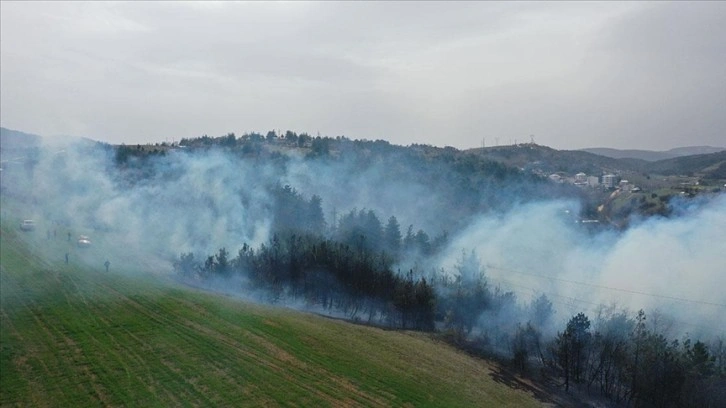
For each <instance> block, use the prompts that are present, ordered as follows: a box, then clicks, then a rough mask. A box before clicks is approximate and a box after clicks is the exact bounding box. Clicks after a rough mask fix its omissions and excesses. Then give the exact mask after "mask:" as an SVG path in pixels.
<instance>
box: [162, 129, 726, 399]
mask: <svg viewBox="0 0 726 408" xmlns="http://www.w3.org/2000/svg"><path fill="white" fill-rule="evenodd" d="M272 135H273V133H270V134H268V135H267V137H263V136H262V135H251V136H250V135H247V136H245V137H243V138H241V139H235V138H234V137H233V135H228V136H226V137H223V138H217V139H212V138H200V139H192V140H183V141H182V143H181V144H182V145H183V146H188V147H189V148H209V147H210V146H215V145H221V146H226V147H227V148H230V149H236V151H238V152H239V154H240V155H242V156H243V157H254V158H255V159H256V160H257V159H260V158H261V157H263V156H264V160H272V161H278V163H279V165H281V166H284V165H285V162H286V160H287V159H286V156H285V155H283V154H281V153H279V152H277V153H276V152H274V151H270V150H268V149H263V148H262V147H261V146H262V145H263V144H265V143H267V144H273V145H274V144H289V145H290V146H292V147H296V148H303V147H306V146H307V149H304V150H303V152H305V154H306V158H307V159H308V160H329V161H335V160H343V157H346V158H351V157H352V158H353V159H354V160H353V162H354V163H355V164H354V165H352V166H351V167H350V169H359V170H361V171H363V170H364V169H365V167H366V165H367V164H370V163H371V162H373V161H377V162H378V163H379V164H380V162H381V161H382V162H383V165H384V167H385V166H391V168H393V169H395V171H396V173H397V174H398V175H401V174H402V175H404V178H405V177H407V176H408V177H412V178H413V177H416V176H418V177H421V174H422V173H423V177H421V178H422V179H424V180H429V183H431V185H432V188H439V189H442V188H443V189H445V190H446V191H447V193H448V196H449V197H450V198H451V201H447V202H445V203H443V204H442V208H441V211H446V208H450V209H451V210H449V211H447V213H446V214H445V215H442V216H441V218H443V219H445V220H447V222H449V224H448V225H449V227H450V228H451V229H450V230H449V231H447V230H443V229H442V230H440V233H438V234H436V235H433V236H432V235H429V233H427V232H426V231H424V229H421V228H416V227H414V225H413V224H410V225H408V226H406V227H403V226H401V225H400V224H399V221H398V219H397V217H396V215H394V214H386V215H384V216H383V217H382V218H381V217H380V216H379V214H378V213H377V212H376V211H375V210H373V209H361V210H358V209H355V208H353V209H351V210H350V211H348V212H344V213H342V214H340V215H339V214H337V213H336V214H334V216H333V217H332V218H329V219H327V220H326V217H325V216H324V211H323V204H324V203H323V199H322V198H321V197H320V196H319V195H317V194H313V195H311V196H309V198H306V196H305V195H304V194H303V193H301V192H298V191H297V190H296V189H295V188H293V187H291V186H290V185H284V186H283V185H280V184H279V183H277V184H273V185H270V186H267V188H268V189H269V191H270V195H271V196H272V197H275V199H274V200H273V203H274V208H271V211H272V214H273V216H272V219H273V220H274V222H273V223H272V228H271V232H272V235H271V238H270V239H269V241H268V242H265V243H262V244H261V245H259V247H255V248H253V247H252V246H250V245H248V244H243V245H242V246H241V248H239V249H238V251H237V252H236V253H235V252H229V251H228V250H227V249H226V248H221V249H219V250H218V251H217V252H216V253H214V254H206V255H203V256H201V257H200V259H197V258H195V254H194V253H192V252H186V253H183V254H182V255H181V256H180V257H179V258H178V259H177V260H176V261H175V262H174V269H175V271H176V272H177V273H178V275H179V276H180V278H181V279H183V280H184V281H186V282H189V283H192V284H195V285H203V286H204V285H206V286H207V287H209V288H211V289H215V290H225V291H229V290H230V282H232V285H236V287H237V290H236V291H237V292H238V293H243V295H242V296H245V295H244V294H248V296H249V294H251V293H253V294H255V298H256V299H259V300H262V301H266V302H270V303H279V304H289V305H296V306H297V307H303V308H305V309H306V310H311V311H315V312H319V313H325V314H331V315H337V316H341V317H344V318H347V319H350V320H353V321H357V322H361V323H364V324H371V325H379V326H384V327H391V328H397V329H410V330H421V331H436V332H438V333H440V334H441V335H442V336H444V338H446V339H448V340H449V341H450V342H452V344H456V345H457V346H459V347H462V348H464V349H467V350H469V351H472V352H475V353H481V354H484V355H488V356H497V357H498V358H505V359H507V360H508V361H509V362H510V363H511V364H512V365H513V366H514V367H516V368H517V369H518V370H520V371H521V372H522V373H528V374H530V375H535V374H536V373H537V372H539V373H540V375H545V376H547V377H548V378H554V379H558V381H560V382H561V386H562V387H563V388H564V389H565V390H569V389H570V388H571V387H577V388H579V389H583V390H586V391H587V392H590V393H595V394H599V395H602V396H604V397H607V398H609V399H610V400H611V401H613V402H615V403H617V404H624V405H634V406H657V407H668V406H674V407H675V406H694V407H696V406H699V407H700V406H721V405H723V401H726V396H725V395H724V392H725V391H724V390H726V345H724V342H723V338H719V339H716V340H714V341H713V342H711V343H707V342H704V341H701V340H692V339H691V338H690V337H688V336H686V337H684V338H682V339H673V338H668V337H667V334H665V333H664V332H662V331H659V330H658V328H657V327H652V328H651V327H649V326H647V325H646V315H645V312H644V311H642V310H641V311H639V312H638V313H637V314H634V315H632V314H631V313H630V312H628V311H626V310H624V309H618V308H617V307H615V306H610V307H607V308H606V307H602V308H601V309H600V312H599V313H598V315H597V316H593V317H592V319H593V320H591V317H589V316H588V315H586V314H585V313H576V314H575V315H573V316H572V318H571V319H569V320H568V321H567V323H566V324H565V325H564V326H563V327H557V326H556V324H555V321H554V319H553V316H554V314H555V308H554V306H553V304H552V301H551V299H549V298H548V296H547V295H546V294H541V295H539V296H537V297H535V298H534V299H533V300H532V301H531V302H529V303H526V302H525V303H522V302H520V301H519V300H518V297H517V294H516V293H515V292H513V291H507V290H504V289H502V288H501V287H500V286H499V285H496V284H492V283H490V282H489V280H488V277H487V274H486V268H485V267H484V266H482V265H483V263H485V261H486V260H481V259H479V257H478V255H477V254H476V252H475V251H473V250H470V251H467V250H465V249H463V250H462V252H461V254H460V256H459V258H458V260H457V263H456V265H455V266H454V268H453V269H452V270H444V269H438V270H436V269H435V264H434V262H433V261H432V260H433V259H435V258H436V256H437V255H438V254H439V253H440V251H441V250H442V249H444V248H445V247H447V245H448V244H449V243H450V240H449V234H450V231H451V232H455V231H457V229H459V228H461V224H459V223H457V222H456V221H450V220H452V219H456V218H458V217H462V218H463V219H466V216H467V215H469V214H471V213H473V212H481V211H496V210H497V209H498V208H501V207H502V206H505V205H507V201H505V200H502V202H500V201H498V199H497V198H494V197H489V196H487V195H486V194H484V195H472V194H470V189H476V188H482V189H484V190H486V191H492V188H493V187H492V186H494V185H496V186H497V189H504V190H506V187H504V185H505V184H507V183H511V184H512V186H511V187H509V188H512V189H520V190H519V191H518V193H517V194H512V195H511V196H507V200H509V199H511V197H513V196H517V197H523V199H535V198H537V199H542V198H546V197H547V196H548V195H549V194H553V195H559V194H564V195H567V194H572V195H573V196H577V191H569V190H567V189H566V188H563V187H562V186H552V185H549V184H546V183H545V182H543V181H541V180H537V179H536V178H533V177H532V176H531V175H528V174H524V173H522V172H520V171H518V170H517V169H512V168H508V167H506V166H503V165H501V164H498V163H495V162H487V161H485V160H484V161H482V160H478V159H475V158H473V156H466V155H462V154H460V153H458V152H455V151H449V150H447V149H437V148H431V147H428V146H414V147H411V148H401V147H396V146H391V145H389V144H388V143H386V142H381V141H377V142H366V141H363V142H362V141H349V140H347V139H345V138H337V139H331V138H312V137H309V136H307V135H303V136H302V137H300V136H297V137H296V135H295V134H291V133H288V135H286V136H285V137H284V138H283V139H282V140H279V139H276V138H274V137H273V136H272ZM255 146H256V147H255ZM391 157H394V159H391ZM389 160H390V162H389ZM421 161H424V162H427V165H426V166H422V165H421ZM444 167H446V171H444V170H442V169H443V168H444ZM432 169H433V170H432ZM437 181H438V183H437ZM439 183H440V184H439ZM551 188H556V189H558V190H556V191H554V190H551ZM473 197H474V198H473ZM455 203H456V204H455ZM382 220H383V221H382ZM440 225H441V224H438V226H440ZM234 250H237V248H235V249H234ZM197 256H198V255H197ZM402 265H407V266H409V267H406V268H404V269H403V270H401V266H402ZM427 265H429V266H427ZM537 368H538V369H537Z"/></svg>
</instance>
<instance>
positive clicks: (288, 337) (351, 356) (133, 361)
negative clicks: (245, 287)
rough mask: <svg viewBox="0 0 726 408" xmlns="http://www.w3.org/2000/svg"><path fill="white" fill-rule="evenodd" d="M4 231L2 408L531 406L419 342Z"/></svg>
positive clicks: (471, 366) (12, 228)
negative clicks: (87, 260)
mask: <svg viewBox="0 0 726 408" xmlns="http://www.w3.org/2000/svg"><path fill="white" fill-rule="evenodd" d="M4 214H5V213H4ZM16 221H17V219H8V217H7V216H5V217H4V219H3V225H2V235H1V238H0V240H1V241H0V267H1V270H0V300H1V307H0V405H1V406H32V407H44V406H64V407H80V406H314V407H318V406H417V407H418V406H444V407H454V406H462V407H474V406H493V407H494V406H496V407H501V406H516V407H525V406H541V405H542V403H541V402H539V401H538V400H536V399H535V398H534V397H533V396H532V395H531V393H529V392H525V391H523V390H517V389H514V388H512V387H509V386H507V385H505V384H504V383H503V382H502V381H501V380H500V381H497V378H499V377H498V375H497V367H496V366H494V365H491V364H490V363H487V362H485V361H482V360H479V359H475V358H472V357H470V356H468V355H466V354H464V353H462V352H460V351H457V350H455V349H453V348H452V347H450V346H448V345H446V344H444V343H441V342H439V341H436V340H434V339H432V338H431V337H430V336H427V335H424V334H420V333H407V332H395V331H384V330H380V329H376V328H371V327H363V326H357V325H353V324H349V323H346V322H341V321H336V320H331V319H326V318H323V317H319V316H316V315H311V314H306V313H299V312H295V311H291V310H287V309H280V308H272V307H265V306H258V305H253V304H249V303H245V302H242V301H239V300H237V299H233V298H228V297H224V296H217V295H213V294H208V293H204V292H200V291H197V290H194V289H190V288H187V287H185V286H183V285H180V284H176V283H174V282H173V281H172V280H171V279H168V278H166V277H164V276H163V275H162V274H156V275H155V274H152V273H139V271H135V272H136V273H135V274H133V275H131V274H128V273H122V272H121V271H119V270H118V269H119V268H118V265H114V266H112V271H111V272H110V273H105V272H103V271H102V267H100V264H99V268H89V267H85V266H82V265H81V264H77V263H75V262H73V261H71V263H70V264H68V265H66V264H65V262H64V261H63V260H62V254H63V252H64V251H66V247H65V246H67V245H68V244H67V242H66V243H63V239H61V237H58V238H57V239H54V240H52V242H50V243H49V242H46V241H47V240H46V236H45V235H46V231H45V230H44V229H39V230H36V231H34V232H29V233H28V232H23V231H20V230H19V229H18V228H17V224H16ZM58 235H61V234H60V233H59V234H58ZM64 245H65V246H64ZM89 256H90V255H89ZM95 256H96V257H98V259H99V260H100V259H103V256H102V254H97V255H95Z"/></svg>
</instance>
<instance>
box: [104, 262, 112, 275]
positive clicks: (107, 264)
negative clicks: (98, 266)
mask: <svg viewBox="0 0 726 408" xmlns="http://www.w3.org/2000/svg"><path fill="white" fill-rule="evenodd" d="M103 266H105V267H106V272H108V267H109V266H111V262H109V261H108V259H106V262H104V263H103Z"/></svg>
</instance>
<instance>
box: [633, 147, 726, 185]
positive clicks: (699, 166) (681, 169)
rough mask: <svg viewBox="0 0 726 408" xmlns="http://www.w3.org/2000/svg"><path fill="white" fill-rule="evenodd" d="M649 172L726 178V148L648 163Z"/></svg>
mask: <svg viewBox="0 0 726 408" xmlns="http://www.w3.org/2000/svg"><path fill="white" fill-rule="evenodd" d="M643 170H645V171H647V172H650V173H655V174H663V175H687V176H700V177H703V178H710V179H726V150H724V151H720V152H716V153H710V154H697V155H692V156H682V157H674V158H672V159H666V160H660V161H657V162H654V163H648V164H647V165H646V166H645V167H644V169H643Z"/></svg>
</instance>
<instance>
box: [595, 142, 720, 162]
mask: <svg viewBox="0 0 726 408" xmlns="http://www.w3.org/2000/svg"><path fill="white" fill-rule="evenodd" d="M725 150H726V147H713V146H687V147H677V148H675V149H670V150H666V151H653V150H637V149H626V150H621V149H610V148H607V147H592V148H587V149H581V151H585V152H589V153H593V154H598V155H600V156H605V157H611V158H613V159H639V160H646V161H651V162H654V161H658V160H666V159H673V158H675V157H682V156H693V155H697V154H710V153H718V152H721V151H725Z"/></svg>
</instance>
